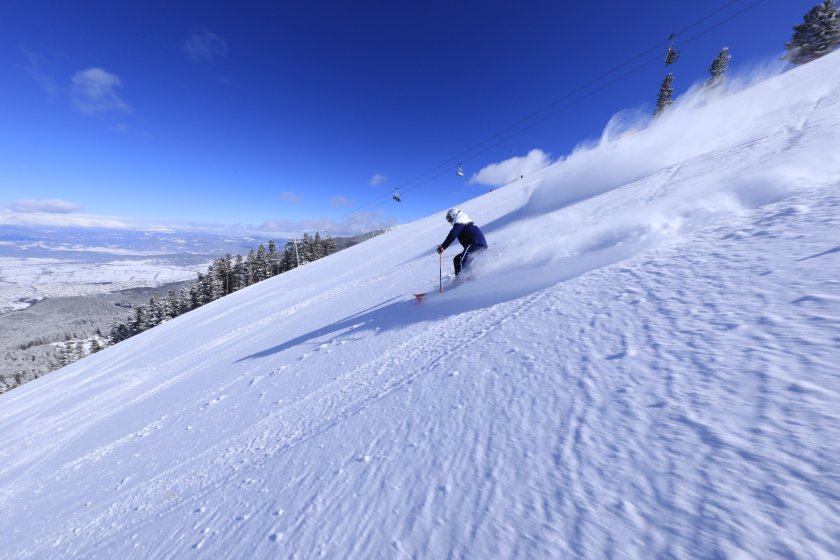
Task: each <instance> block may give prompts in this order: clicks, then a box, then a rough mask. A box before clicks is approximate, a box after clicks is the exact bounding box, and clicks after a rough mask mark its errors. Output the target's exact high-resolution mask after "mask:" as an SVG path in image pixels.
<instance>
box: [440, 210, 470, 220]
mask: <svg viewBox="0 0 840 560" xmlns="http://www.w3.org/2000/svg"><path fill="white" fill-rule="evenodd" d="M446 221H447V222H449V223H450V224H468V223H470V222H471V221H472V220H470V217H469V216H467V213H466V212H464V211H463V210H461V209H459V208H450V209H449V211H448V212H447V213H446Z"/></svg>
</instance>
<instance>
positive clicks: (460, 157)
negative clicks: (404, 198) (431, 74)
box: [339, 0, 767, 219]
mask: <svg viewBox="0 0 840 560" xmlns="http://www.w3.org/2000/svg"><path fill="white" fill-rule="evenodd" d="M742 1H743V0H731V1H730V2H727V3H726V4H724V5H723V6H721V7H720V8H718V9H716V10H714V11H712V12H710V13H709V14H707V15H706V16H704V17H702V18H700V19H698V20H697V21H695V22H693V23H692V24H690V25H688V26H687V27H685V28H683V29H682V30H680V31H679V32H677V33H672V34H671V37H669V39H667V40H662V41H659V42H658V43H656V44H655V45H653V46H651V47H650V48H648V49H645V50H644V51H641V52H640V53H639V54H637V55H635V56H633V57H632V58H629V59H627V60H626V61H624V62H622V63H621V64H619V65H617V66H615V67H613V68H612V69H610V70H608V71H607V72H604V73H603V74H601V75H599V76H598V77H596V78H594V79H593V80H591V81H589V82H587V83H586V84H584V85H582V86H580V87H578V88H576V89H575V90H573V91H571V92H569V93H568V94H566V95H564V96H562V97H560V98H558V99H556V100H554V101H552V102H551V103H549V104H547V105H545V106H543V107H542V108H540V109H538V110H536V111H534V112H532V113H530V114H529V115H527V116H526V117H524V118H522V119H520V120H519V121H517V122H515V123H513V124H511V125H509V126H507V127H505V128H504V129H501V130H500V131H498V132H496V133H494V134H492V135H491V136H489V137H487V138H485V139H484V140H482V141H481V142H479V143H477V144H475V145H473V146H472V147H470V148H467V149H466V150H464V151H462V152H460V153H458V154H456V155H455V156H453V157H451V158H449V159H447V160H446V161H444V162H442V163H441V164H439V165H437V166H435V167H433V168H431V169H429V170H428V171H426V172H424V173H422V174H420V175H418V176H417V177H415V178H414V179H412V180H410V181H407V182H406V183H403V184H402V186H400V187H398V188H399V189H402V190H403V191H404V192H409V191H412V190H414V189H416V188H418V187H420V186H422V185H424V184H426V183H428V182H429V181H431V180H432V179H436V178H437V177H439V176H441V175H443V174H445V173H447V172H449V170H450V169H451V167H452V164H453V163H454V162H456V161H461V162H462V163H463V162H464V161H469V160H472V159H474V158H476V157H477V156H479V155H481V154H483V153H485V152H487V151H489V150H490V149H492V148H495V147H497V146H498V145H500V144H503V143H504V142H506V141H508V140H509V139H511V138H513V137H515V136H518V135H519V134H522V133H523V132H525V131H527V130H529V129H531V128H533V127H535V126H537V125H538V124H540V123H542V122H544V121H545V120H547V119H548V118H551V117H553V116H555V115H557V114H558V113H560V112H562V111H565V110H566V109H568V108H569V107H571V106H573V105H575V104H577V103H579V102H581V101H583V100H584V99H586V98H588V97H590V96H591V95H593V94H595V93H599V92H600V91H603V90H604V89H606V88H607V87H609V86H611V85H613V84H614V83H616V82H618V81H620V80H622V79H624V78H626V77H628V76H630V75H632V74H634V73H636V72H638V71H639V70H641V69H642V68H644V67H646V66H649V65H650V64H652V63H653V62H658V61H659V60H660V56H659V55H657V58H656V59H653V58H651V59H649V60H647V61H645V62H644V63H642V64H640V65H638V66H635V67H634V68H633V69H632V70H630V71H628V72H625V73H623V74H621V75H619V76H618V77H616V78H613V79H612V80H610V81H608V82H606V83H604V84H602V85H601V86H599V87H597V88H596V89H594V90H591V91H588V92H585V93H584V94H583V95H582V96H581V97H580V98H578V99H576V100H574V101H572V102H571V103H569V104H567V105H565V106H563V107H561V108H559V109H557V110H555V111H552V112H551V113H549V114H547V115H544V116H543V117H542V118H540V119H538V120H537V121H535V122H532V123H530V124H528V125H527V126H525V127H523V128H521V129H520V130H518V131H516V132H514V133H513V134H511V135H509V136H506V137H505V138H503V139H502V140H501V141H499V142H495V143H493V144H491V145H490V146H486V147H484V146H485V144H487V143H488V142H491V141H492V140H495V139H496V138H498V137H499V136H502V135H503V134H505V133H506V132H509V131H511V130H512V129H515V128H517V127H519V126H521V125H523V124H525V123H527V122H528V121H529V120H532V119H533V118H534V117H536V116H538V115H540V114H542V113H544V112H545V111H546V110H548V109H550V108H552V107H554V106H556V105H557V104H559V103H561V102H562V101H565V100H567V99H569V98H570V97H573V96H575V95H577V94H580V93H581V92H584V90H586V89H587V88H589V87H591V86H593V85H595V84H597V83H598V82H599V81H601V80H603V79H604V78H606V77H608V76H610V75H611V74H613V73H615V72H616V71H618V70H620V69H622V68H625V67H626V66H627V65H628V64H629V63H632V62H635V61H636V60H638V59H640V58H642V57H644V56H645V55H647V54H649V53H651V52H652V51H655V50H658V49H661V48H662V46H663V45H664V44H665V43H669V42H670V41H671V40H673V39H672V38H674V37H679V36H680V35H683V34H685V33H686V32H687V31H689V30H691V29H694V28H695V27H697V26H698V25H700V24H702V23H703V22H705V21H707V20H709V19H711V18H713V17H714V16H716V15H717V14H719V13H721V12H723V11H725V10H727V9H728V8H730V7H731V6H733V5H735V4H737V3H739V2H742ZM766 1H767V0H757V1H756V2H754V3H752V4H750V5H749V6H747V7H745V8H744V9H742V10H739V11H738V12H735V13H734V14H732V15H730V16H729V17H727V18H725V19H723V20H721V21H719V22H717V23H716V24H714V25H712V26H710V27H708V28H706V29H705V30H703V31H701V32H699V33H696V34H694V35H693V36H691V37H689V38H687V39H685V40H682V41H680V45H687V44H689V43H691V42H693V41H695V40H696V39H698V38H699V37H701V36H703V35H705V34H707V33H709V32H711V31H713V30H714V29H717V28H718V27H720V26H722V25H724V24H726V23H728V22H730V21H732V20H733V19H735V18H737V17H739V16H741V15H743V14H744V13H746V12H748V11H750V10H753V9H755V8H756V7H758V6H759V5H761V4H763V3H765V2H766ZM482 147H483V149H481V150H478V151H476V150H477V149H478V148H482ZM464 156H469V157H464ZM549 167H551V166H549ZM441 168H444V169H443V170H442V171H441ZM430 175H431V176H430ZM420 179H424V180H423V181H420ZM417 181H420V182H419V183H417ZM412 183H417V184H414V185H412ZM409 185H411V186H409ZM386 197H387V195H381V196H379V197H376V198H374V199H372V200H371V201H369V202H368V203H366V204H363V205H361V206H359V207H357V208H355V209H354V210H352V211H350V212H348V213H347V214H345V215H343V216H341V217H340V218H339V219H344V218H346V217H348V216H350V215H351V214H354V213H355V212H358V211H360V210H362V209H364V208H367V207H368V206H370V205H372V204H374V203H375V202H377V201H378V200H381V199H384V198H386ZM382 204H383V203H380V204H378V205H376V206H374V208H376V207H379V206H381V205H382Z"/></svg>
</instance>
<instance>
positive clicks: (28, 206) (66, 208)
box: [8, 198, 82, 214]
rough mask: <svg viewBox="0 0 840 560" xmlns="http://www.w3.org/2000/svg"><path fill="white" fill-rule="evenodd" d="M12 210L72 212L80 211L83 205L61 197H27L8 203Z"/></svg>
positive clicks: (51, 212)
mask: <svg viewBox="0 0 840 560" xmlns="http://www.w3.org/2000/svg"><path fill="white" fill-rule="evenodd" d="M8 208H9V209H10V210H14V211H15V212H20V213H21V214H31V213H34V212H44V213H47V214H72V213H74V212H79V211H80V210H81V209H82V207H81V206H79V205H78V204H76V203H75V202H69V201H67V200H62V199H60V198H43V199H25V200H16V201H14V202H12V203H11V204H9V205H8Z"/></svg>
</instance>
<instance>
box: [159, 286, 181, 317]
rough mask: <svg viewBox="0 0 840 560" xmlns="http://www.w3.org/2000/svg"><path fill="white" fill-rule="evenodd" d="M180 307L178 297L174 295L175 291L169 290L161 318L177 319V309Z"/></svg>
mask: <svg viewBox="0 0 840 560" xmlns="http://www.w3.org/2000/svg"><path fill="white" fill-rule="evenodd" d="M180 307H181V304H180V302H179V301H178V295H177V294H176V293H175V290H172V289H170V290H169V291H168V292H167V293H166V304H165V305H164V307H163V317H164V319H172V318H173V317H177V316H178V314H179V311H178V310H179V309H180Z"/></svg>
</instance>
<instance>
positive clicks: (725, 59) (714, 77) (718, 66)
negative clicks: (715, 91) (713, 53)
mask: <svg viewBox="0 0 840 560" xmlns="http://www.w3.org/2000/svg"><path fill="white" fill-rule="evenodd" d="M730 60H732V55H731V54H729V47H723V48H722V49H721V50H720V52H719V53H718V55H717V57H715V59H714V61H712V65H711V66H710V67H709V74H710V76H709V79H708V80H706V87H709V88H713V87H717V86H719V85H720V84H722V83H723V75H724V74H726V70H727V69H728V68H729V61H730Z"/></svg>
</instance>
